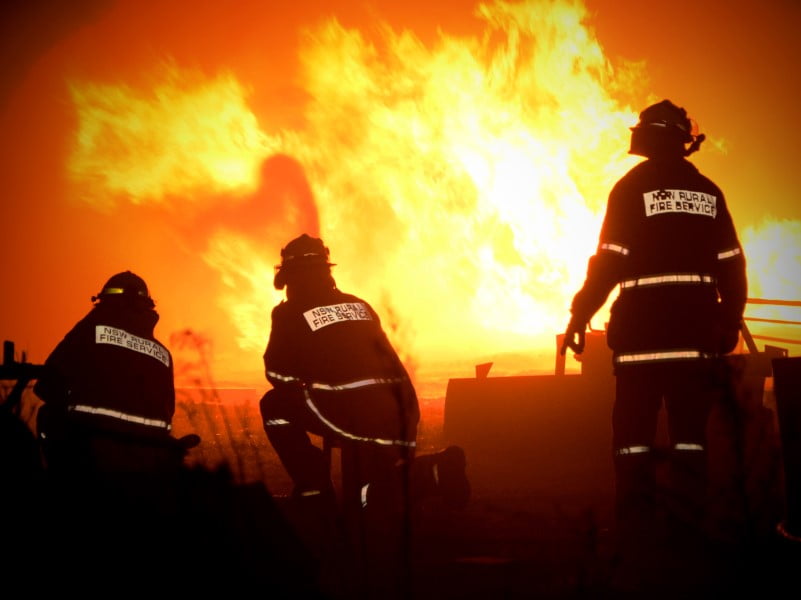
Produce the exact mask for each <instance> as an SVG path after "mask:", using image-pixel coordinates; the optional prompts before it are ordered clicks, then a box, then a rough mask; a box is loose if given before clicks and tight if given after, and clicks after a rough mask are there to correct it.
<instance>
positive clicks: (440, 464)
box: [411, 446, 471, 509]
mask: <svg viewBox="0 0 801 600" xmlns="http://www.w3.org/2000/svg"><path fill="white" fill-rule="evenodd" d="M466 466H467V461H466V458H465V453H464V450H463V449H462V448H461V447H459V446H449V447H447V448H445V449H444V450H442V451H440V452H436V453H433V454H424V455H421V456H418V457H417V458H416V459H415V460H414V463H413V464H412V469H411V486H412V490H413V498H414V501H415V503H418V502H422V501H424V500H426V499H427V498H431V497H438V498H440V499H441V500H442V502H443V504H444V505H445V506H446V507H449V508H456V509H461V508H464V507H465V506H466V505H467V502H468V501H469V499H470V493H471V489H470V481H469V480H468V478H467V474H466Z"/></svg>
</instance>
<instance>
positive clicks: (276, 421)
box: [264, 419, 289, 427]
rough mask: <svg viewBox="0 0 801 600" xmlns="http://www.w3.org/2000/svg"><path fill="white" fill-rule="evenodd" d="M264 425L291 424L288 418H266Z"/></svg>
mask: <svg viewBox="0 0 801 600" xmlns="http://www.w3.org/2000/svg"><path fill="white" fill-rule="evenodd" d="M264 425H265V426H267V427H272V426H275V425H289V421H287V420H286V419H266V420H265V421H264Z"/></svg>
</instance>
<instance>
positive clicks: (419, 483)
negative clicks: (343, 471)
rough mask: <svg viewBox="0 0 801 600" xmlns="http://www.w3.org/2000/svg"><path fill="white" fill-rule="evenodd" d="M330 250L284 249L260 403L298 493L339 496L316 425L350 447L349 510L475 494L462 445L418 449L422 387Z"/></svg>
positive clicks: (459, 502) (294, 244)
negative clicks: (424, 452) (339, 275)
mask: <svg viewBox="0 0 801 600" xmlns="http://www.w3.org/2000/svg"><path fill="white" fill-rule="evenodd" d="M332 266H334V264H333V263H331V262H329V250H328V248H327V247H326V246H325V245H324V244H323V242H322V240H320V239H319V238H313V237H310V236H309V235H307V234H303V235H301V236H300V237H297V238H295V239H293V240H292V241H290V242H289V243H288V244H287V245H286V247H284V248H283V249H282V250H281V264H280V265H278V266H277V267H276V274H275V279H274V285H275V288H276V289H278V290H284V289H285V290H286V300H284V301H282V302H281V303H280V304H278V305H277V306H275V307H274V308H273V310H272V317H271V318H272V326H271V330H270V336H269V340H268V343H267V348H266V350H265V352H264V357H263V358H264V367H265V375H266V378H267V380H268V382H269V383H270V384H271V385H272V389H270V390H269V391H268V392H267V393H266V394H265V395H264V397H263V398H262V399H261V402H260V410H261V416H262V418H263V422H264V430H265V432H266V434H267V437H268V438H269V440H270V443H271V444H272V446H273V448H274V449H275V451H276V453H277V454H278V457H279V458H280V460H281V462H282V464H283V466H284V468H285V469H286V471H287V473H288V474H289V476H290V478H291V479H292V481H293V484H294V488H293V497H295V498H297V499H303V498H314V497H322V498H328V499H329V500H331V501H335V494H334V488H333V485H332V482H331V478H330V474H329V465H328V462H327V460H326V458H325V456H324V453H323V450H322V449H321V448H319V446H317V445H315V444H314V443H313V442H312V440H311V438H310V437H309V433H311V434H314V435H317V436H321V437H322V438H324V439H328V440H331V441H332V442H333V443H335V444H337V445H340V446H342V448H343V452H344V451H348V452H350V453H351V454H350V456H352V457H353V460H352V462H353V463H354V466H355V471H356V473H355V478H356V485H354V486H353V487H352V489H351V490H350V491H349V490H344V492H345V493H346V494H350V495H346V497H345V498H344V500H345V503H346V507H345V508H346V510H356V511H378V512H380V513H382V514H384V515H387V514H389V515H392V514H394V515H398V514H401V512H402V511H405V510H406V509H407V508H408V506H409V502H412V503H414V502H416V501H417V500H418V499H420V498H424V497H426V496H431V495H440V496H441V497H442V498H443V500H444V501H445V502H447V503H449V504H450V505H452V506H454V507H461V506H464V504H465V503H466V502H467V500H468V497H469V484H468V482H467V479H466V477H465V473H464V469H465V458H464V454H463V452H462V451H461V449H460V448H457V447H451V448H448V449H446V450H445V451H443V452H440V453H437V454H432V455H428V456H419V457H415V447H416V436H417V425H418V421H419V418H420V410H419V406H418V399H417V395H416V392H415V388H414V386H413V384H412V382H411V380H410V378H409V374H408V373H407V371H406V368H405V367H404V365H403V363H402V361H401V359H400V358H399V356H398V354H397V353H396V351H395V349H394V348H393V346H392V344H391V343H390V341H389V340H388V338H387V336H386V334H385V332H384V331H383V329H382V326H381V322H380V319H379V316H378V314H377V313H376V311H375V310H374V309H373V307H372V306H371V305H370V304H369V303H368V302H366V301H365V300H363V299H361V298H359V297H357V296H354V295H351V294H347V293H345V292H342V291H340V290H339V289H338V288H337V286H336V282H335V280H334V278H333V276H332V274H331V267H332Z"/></svg>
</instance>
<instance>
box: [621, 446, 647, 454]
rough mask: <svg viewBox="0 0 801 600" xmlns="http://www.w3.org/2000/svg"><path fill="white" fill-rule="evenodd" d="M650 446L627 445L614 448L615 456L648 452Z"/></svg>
mask: <svg viewBox="0 0 801 600" xmlns="http://www.w3.org/2000/svg"><path fill="white" fill-rule="evenodd" d="M650 451H651V447H650V446H627V447H625V448H618V449H617V450H615V456H626V455H627V454H644V453H645V452H650Z"/></svg>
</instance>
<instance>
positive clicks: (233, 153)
mask: <svg viewBox="0 0 801 600" xmlns="http://www.w3.org/2000/svg"><path fill="white" fill-rule="evenodd" d="M478 15H479V16H480V17H481V18H482V19H483V21H484V23H485V29H484V32H483V35H482V36H480V37H471V38H456V37H451V36H448V35H446V34H444V33H441V34H440V37H439V39H438V41H437V42H436V43H434V44H431V45H429V46H426V45H425V44H423V43H422V42H421V41H420V40H419V39H418V38H417V37H416V36H415V35H414V34H413V33H411V32H409V31H401V32H396V31H393V30H392V29H391V28H390V27H389V26H388V25H386V24H380V27H379V28H378V30H379V31H380V45H376V44H375V43H373V42H371V41H369V40H368V39H366V38H365V37H364V35H363V34H362V33H361V32H359V31H357V30H349V29H347V28H345V27H343V26H342V25H341V24H340V23H339V22H338V21H337V20H335V19H331V20H328V21H326V22H324V23H322V24H320V25H319V26H317V27H315V28H311V29H308V30H306V31H305V32H304V35H303V45H302V48H301V54H300V58H301V64H302V66H303V67H302V72H301V74H300V81H301V86H302V87H303V88H304V90H305V92H306V93H307V98H308V100H307V101H306V103H305V104H304V105H303V106H299V107H298V109H299V110H303V111H304V113H303V116H304V123H305V127H303V128H302V129H290V128H285V129H281V128H280V127H276V130H275V131H271V132H264V131H262V130H261V129H260V128H259V125H258V121H259V119H258V118H257V116H256V114H257V112H258V109H257V108H256V107H249V106H248V100H247V99H248V93H247V88H246V86H245V85H243V84H241V83H240V82H239V81H237V79H236V78H235V77H234V75H232V74H231V73H221V74H217V75H216V76H205V75H203V74H201V73H198V72H196V71H191V70H186V69H182V68H179V67H178V66H176V65H175V64H174V63H169V64H167V65H166V66H164V67H162V68H160V69H157V71H156V75H155V81H150V82H149V83H148V84H147V85H144V86H141V89H135V88H134V87H132V86H130V85H128V84H125V83H118V84H103V85H101V84H96V83H92V82H74V83H73V84H72V86H71V90H72V97H73V100H74V102H75V105H76V107H77V111H78V117H79V128H78V132H77V135H76V143H75V148H74V149H73V154H72V158H71V161H70V170H71V173H72V176H73V180H74V181H75V184H76V189H77V190H79V191H81V193H82V196H83V197H84V198H86V199H88V200H89V201H91V202H92V203H94V204H95V205H96V206H98V207H100V208H106V209H110V208H113V207H114V206H115V205H116V203H117V202H119V200H120V198H127V199H128V200H129V201H130V202H131V203H134V204H155V205H159V206H162V207H165V208H167V209H168V210H171V211H175V210H177V209H179V208H180V209H181V210H190V209H191V210H192V212H193V213H194V214H196V215H199V216H200V218H202V215H203V213H204V211H213V210H214V208H215V207H216V206H219V205H220V204H224V205H225V206H232V205H237V206H240V207H243V208H244V209H245V210H246V211H250V210H260V209H259V208H258V207H259V206H261V204H259V203H260V202H261V203H262V204H265V205H266V204H269V206H270V207H271V208H270V210H269V211H268V212H267V214H266V216H265V217H264V219H263V220H258V223H259V225H258V226H254V225H253V223H245V224H242V222H241V221H240V222H239V226H234V224H233V221H220V222H217V221H216V220H211V221H210V223H211V225H210V229H209V231H208V235H207V237H206V239H205V245H204V248H203V250H202V252H201V253H200V254H201V256H202V259H203V260H204V261H205V262H206V264H207V265H209V266H210V267H211V268H212V269H214V270H215V271H216V272H217V273H218V274H219V276H220V280H221V281H222V283H223V284H224V285H225V286H226V289H227V291H226V292H225V293H224V294H223V296H222V297H221V298H219V302H220V303H221V305H224V306H226V307H227V310H228V315H229V318H230V321H231V323H232V325H233V327H234V329H235V333H233V334H232V335H234V336H235V337H236V339H237V343H238V346H239V348H240V349H241V351H242V352H243V353H248V354H253V353H256V352H259V353H260V352H261V351H262V350H263V347H264V343H265V341H266V335H267V333H268V332H267V331H265V326H268V325H269V310H270V308H271V307H272V305H274V304H275V303H277V302H278V301H279V300H280V298H281V295H280V294H278V293H277V292H276V291H275V290H274V289H272V267H273V264H274V263H275V262H277V260H278V250H279V249H280V247H281V246H282V245H283V244H285V243H286V242H287V241H288V240H289V239H291V238H292V237H294V236H296V235H298V234H300V233H302V232H303V231H308V232H309V233H315V234H319V235H321V236H322V237H323V239H324V240H325V242H326V244H327V245H328V246H329V247H330V249H331V252H332V259H333V261H334V262H336V263H338V265H339V266H337V267H336V268H335V270H334V274H335V277H336V279H337V282H338V284H339V286H340V287H341V288H342V289H344V290H346V291H349V292H353V293H356V294H358V295H361V296H363V297H364V298H366V299H368V300H369V301H370V302H371V303H373V304H374V306H375V307H376V309H377V310H378V312H379V314H380V315H381V316H382V319H384V320H385V325H386V326H387V329H388V330H389V332H390V335H391V336H392V338H393V340H394V341H395V343H396V344H397V345H398V346H399V347H400V348H401V350H402V353H403V354H404V356H405V357H406V358H407V360H408V362H409V364H412V363H414V364H415V365H417V366H418V367H419V371H418V385H419V384H421V383H423V381H422V380H424V379H426V378H427V377H429V376H433V373H434V372H435V371H436V368H437V367H436V365H446V366H445V367H444V368H445V369H451V368H452V367H453V365H457V364H467V365H469V367H468V369H470V368H471V366H472V365H473V364H476V363H478V362H486V361H498V360H504V357H505V356H513V355H514V354H519V356H518V357H517V358H516V359H515V361H516V363H515V364H514V365H512V366H503V365H501V366H499V369H500V370H499V369H496V370H495V371H494V373H493V374H500V373H503V372H504V369H506V372H510V371H515V370H516V371H517V372H522V371H530V370H548V369H550V368H552V365H553V355H554V351H555V339H554V338H555V334H556V333H558V332H561V331H562V329H563V328H564V325H565V323H566V319H567V317H568V306H569V303H570V299H571V298H572V294H573V293H575V291H576V290H577V289H578V288H579V287H580V285H581V283H582V281H583V278H584V274H585V269H586V263H587V259H588V257H589V256H590V255H591V254H592V253H593V252H594V250H595V243H596V241H597V234H598V230H599V227H600V222H601V219H602V216H603V209H604V205H605V200H606V197H607V194H608V190H609V189H610V188H611V186H612V185H613V183H614V182H615V181H616V180H617V178H618V177H620V176H621V175H622V174H623V173H624V172H625V171H626V170H627V169H628V168H630V167H631V166H632V165H633V164H634V163H635V162H636V161H637V160H638V159H636V158H635V157H633V156H630V155H628V154H627V149H628V133H629V132H628V127H629V126H630V125H632V124H633V123H634V122H635V121H636V111H634V110H632V109H631V108H630V107H629V106H630V103H631V102H632V101H636V102H637V105H638V106H640V105H641V104H642V102H640V100H642V95H640V96H639V97H636V98H635V97H630V99H629V100H626V99H625V98H629V96H627V94H631V93H632V91H631V90H634V93H635V95H636V93H637V92H636V90H637V88H638V86H642V85H643V83H644V81H645V78H644V77H643V73H642V70H641V66H642V65H638V64H623V65H621V66H618V67H616V68H615V67H613V66H612V65H611V63H610V62H609V61H608V60H607V59H606V58H605V57H604V53H603V50H602V48H601V46H600V44H599V43H598V41H597V40H596V39H595V37H594V35H593V32H592V31H591V30H590V29H589V28H588V27H587V26H586V25H585V20H586V17H587V14H586V11H585V9H584V8H583V6H581V5H579V4H576V3H574V2H568V1H565V2H558V1H557V2H548V3H545V2H542V3H539V2H538V3H533V2H530V3H509V2H503V1H496V2H494V3H492V4H482V5H480V7H479V9H478ZM635 82H636V83H635ZM626 90H629V91H626ZM265 120H267V119H265ZM276 155H285V156H289V157H292V158H293V159H294V160H295V161H297V164H298V165H299V167H300V168H301V169H302V170H303V171H305V177H306V178H307V183H308V188H309V198H308V199H307V200H308V202H309V206H306V205H305V204H303V200H302V199H299V197H298V195H297V194H295V195H290V197H289V198H288V199H285V200H284V201H282V202H279V203H277V204H276V200H275V198H270V199H268V200H265V199H264V198H263V196H264V195H265V194H266V195H269V194H270V189H268V188H269V186H267V185H266V184H265V181H264V177H263V174H262V172H261V171H260V166H262V165H264V163H265V161H266V160H268V159H269V158H270V157H274V156H276ZM254 199H255V204H254V203H253V201H254ZM298 206H301V207H305V208H303V209H302V210H300V211H299V212H300V213H303V215H305V216H303V215H301V216H298V215H295V216H292V215H290V213H292V211H293V210H294V211H295V212H298V210H299V209H298ZM262 208H263V207H262ZM215 214H216V213H215ZM247 214H248V215H249V214H250V213H249V212H247ZM246 221H247V219H246ZM796 225H797V224H796ZM318 226H319V231H317V227H318ZM796 281H797V279H796ZM796 297H797V295H796ZM611 300H612V298H610V302H611ZM607 315H608V309H607V308H606V307H604V308H603V309H602V310H601V311H600V312H599V314H598V315H597V316H596V318H595V320H594V321H593V326H594V327H596V328H602V327H603V325H604V321H605V318H606V316H607ZM521 357H522V358H521ZM521 365H522V366H521ZM216 367H217V368H218V369H220V370H225V368H226V365H216ZM260 375H261V373H257V374H254V376H255V377H256V378H258V377H260ZM448 375H456V376H459V375H460V374H459V373H454V372H453V371H450V372H449V373H447V374H446V375H445V377H447V376H448ZM437 376H438V377H439V378H440V380H441V379H442V378H443V375H442V372H441V371H440V372H439V373H437Z"/></svg>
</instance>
